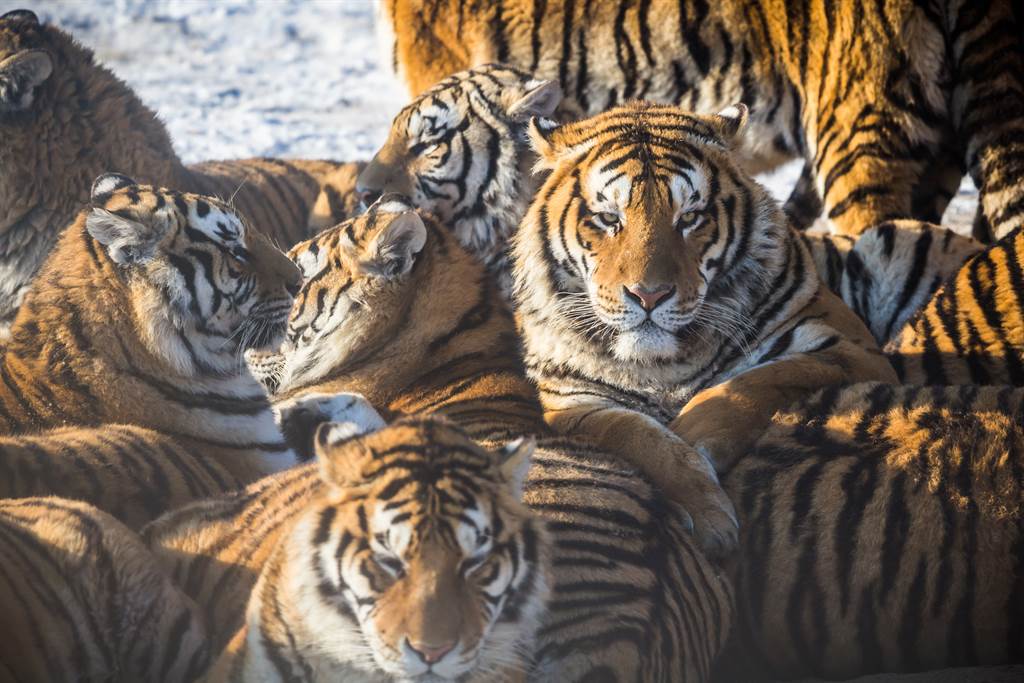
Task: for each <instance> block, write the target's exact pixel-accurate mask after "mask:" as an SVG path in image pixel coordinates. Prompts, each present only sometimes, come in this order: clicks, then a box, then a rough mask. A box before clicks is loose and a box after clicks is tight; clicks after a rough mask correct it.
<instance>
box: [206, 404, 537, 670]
mask: <svg viewBox="0 0 1024 683" xmlns="http://www.w3.org/2000/svg"><path fill="white" fill-rule="evenodd" d="M351 427H352V425H348V424H345V425H338V424H334V423H325V424H323V425H321V427H320V429H319V431H318V432H317V435H316V449H317V461H318V462H319V463H320V465H319V467H317V466H316V465H312V464H311V465H307V466H305V467H302V468H299V469H298V470H296V471H293V472H288V473H286V474H285V475H283V476H282V477H280V479H281V480H282V481H287V487H286V488H285V490H286V491H288V492H289V493H291V494H292V495H296V494H298V495H301V504H298V505H296V504H295V501H294V500H288V499H287V497H283V496H281V495H280V493H281V489H276V490H275V489H271V491H272V492H273V493H274V494H275V495H271V496H264V497H260V498H257V499H254V500H253V503H252V505H251V507H250V510H249V512H250V517H249V518H250V519H251V518H252V515H259V516H260V517H271V518H273V519H274V520H275V521H276V523H278V524H280V525H282V526H284V527H286V530H285V531H282V532H281V533H280V534H278V535H277V542H276V544H275V545H274V547H273V550H272V551H271V552H270V555H269V557H268V559H267V561H266V563H265V564H264V565H263V566H262V568H261V571H260V578H259V579H258V580H257V582H256V584H255V587H254V588H253V590H252V596H251V598H250V599H249V604H248V608H247V617H246V623H245V625H244V626H243V627H242V628H241V629H240V630H239V632H238V634H237V635H236V636H235V637H234V639H233V640H232V642H231V643H230V644H229V645H228V646H227V648H226V649H225V650H224V652H223V654H221V656H220V659H219V660H218V661H217V662H216V663H215V665H214V666H213V667H212V669H211V670H210V671H209V672H208V673H207V674H206V676H205V677H204V678H203V679H202V680H203V681H204V682H205V683H214V682H217V683H223V682H225V681H235V682H237V683H242V682H243V681H264V682H266V683H270V682H271V681H281V682H282V683H283V682H284V681H296V680H299V681H306V682H308V683H314V682H316V681H323V682H324V683H327V682H328V681H351V680H367V681H371V680H372V681H381V682H384V681H408V680H459V681H480V682H483V681H517V680H521V676H522V675H523V672H525V671H526V670H527V668H528V665H529V660H528V658H527V657H528V654H529V653H530V652H532V650H533V642H532V641H533V638H534V636H535V634H536V630H537V626H538V621H539V618H540V616H541V614H542V611H543V606H544V602H545V599H546V596H547V583H548V566H547V559H546V555H547V547H548V543H547V534H546V532H545V530H544V527H543V524H542V523H541V522H540V520H539V519H537V518H536V517H535V516H534V515H533V514H532V513H530V511H529V510H528V509H527V508H526V507H525V506H524V505H523V504H522V503H521V502H520V500H519V499H520V498H521V496H522V485H523V479H524V477H525V475H526V470H527V468H528V467H529V456H530V451H531V450H532V446H531V445H530V444H527V443H523V442H518V443H516V444H510V445H509V447H508V448H506V449H503V451H502V452H500V453H492V452H489V451H487V450H484V449H483V448H481V447H480V446H478V445H477V444H476V443H474V442H473V441H472V440H470V439H469V438H468V437H467V436H466V435H465V434H463V433H462V432H460V431H459V430H458V429H456V428H454V427H453V426H451V425H450V424H448V423H446V422H445V421H443V420H427V421H422V420H404V421H401V422H398V423H396V424H395V425H394V426H391V427H388V428H385V429H384V430H382V431H379V432H376V433H374V434H371V435H368V436H361V437H360V436H354V435H353V431H352V428H351ZM300 492H301V493H300Z"/></svg>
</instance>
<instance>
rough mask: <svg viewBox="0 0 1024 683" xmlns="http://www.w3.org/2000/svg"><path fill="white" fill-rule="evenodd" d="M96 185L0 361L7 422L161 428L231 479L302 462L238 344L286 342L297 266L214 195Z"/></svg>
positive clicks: (0, 417)
mask: <svg viewBox="0 0 1024 683" xmlns="http://www.w3.org/2000/svg"><path fill="white" fill-rule="evenodd" d="M92 194H93V199H92V207H91V208H90V209H89V210H88V211H85V212H83V213H82V214H81V215H80V216H79V218H78V219H77V221H76V222H75V224H74V225H72V226H71V227H70V228H69V229H68V230H67V231H66V232H65V233H64V235H63V237H62V239H61V243H60V245H59V246H58V248H57V249H56V250H55V251H54V252H53V254H52V255H51V257H50V259H49V261H48V263H47V265H46V267H44V269H43V271H42V272H41V273H40V277H39V278H38V280H37V281H36V283H35V289H34V290H33V292H32V293H31V295H30V296H29V297H28V299H27V301H26V303H25V306H24V307H23V309H22V310H21V312H20V313H19V315H18V318H17V321H16V324H15V326H14V330H13V335H12V339H11V343H10V344H9V346H8V347H7V348H6V349H5V351H4V354H3V356H2V359H0V377H2V378H3V387H2V388H0V430H2V431H3V432H6V433H7V434H9V435H29V434H36V433H38V432H41V431H45V430H48V429H56V428H64V427H67V426H70V425H77V426H80V427H93V428H95V427H100V426H102V425H105V424H108V423H123V424H129V425H134V426H136V427H140V428H145V429H150V430H155V431H158V432H161V433H162V434H164V435H165V436H166V437H167V438H169V439H173V440H174V441H175V442H176V443H177V445H178V446H179V447H183V448H187V449H190V450H192V452H194V453H196V454H197V457H199V456H201V457H203V458H209V459H212V460H215V461H217V463H218V465H217V468H223V470H226V471H227V472H228V473H230V475H231V477H232V479H231V480H230V481H225V484H226V485H227V486H233V485H234V483H236V482H238V481H241V482H247V481H252V480H253V479H256V478H258V477H259V476H262V475H263V474H266V473H269V472H274V471H277V470H278V469H281V468H283V467H286V466H289V465H291V464H294V462H295V456H294V454H293V453H292V452H291V451H290V449H288V447H287V445H286V444H285V443H284V442H283V439H282V437H281V434H280V431H279V430H278V427H277V425H276V422H275V419H274V415H273V412H272V411H271V408H270V404H269V402H268V400H267V397H266V393H265V391H264V390H263V388H262V387H261V386H260V385H259V384H258V383H257V382H256V381H255V380H254V379H253V378H252V377H251V376H250V375H249V373H248V371H247V370H246V368H245V366H244V362H243V359H242V354H243V352H244V351H245V350H246V349H249V348H255V349H260V348H264V349H266V348H274V347H276V344H277V343H279V340H280V339H281V335H282V334H283V332H284V330H285V326H286V321H287V315H288V311H289V310H290V309H291V303H292V298H293V293H294V292H295V291H297V289H298V285H299V273H298V271H297V270H296V269H295V266H294V265H293V264H292V263H291V262H290V261H289V260H288V259H287V258H286V257H285V256H284V255H283V254H281V253H280V252H278V251H277V250H276V249H274V248H273V247H272V246H271V245H270V244H269V243H268V242H267V240H266V238H264V237H262V236H261V235H260V234H259V233H255V232H252V231H249V230H248V229H247V226H246V225H245V223H244V221H243V220H242V219H241V218H240V217H239V216H238V214H237V213H235V212H234V211H232V210H231V209H229V208H228V207H227V206H226V205H224V204H223V203H221V202H219V201H217V200H215V199H212V198H209V197H202V196H198V195H191V194H185V193H179V192H176V191H171V190H163V189H159V188H153V187H149V186H145V185H138V184H136V183H135V182H134V181H132V180H130V179H128V178H126V177H124V176H119V175H115V174H108V175H104V176H101V177H100V178H99V179H97V181H96V183H95V184H94V187H93V192H92ZM154 448H156V447H155V446H154ZM158 455H159V454H158V453H153V457H154V458H155V457H158ZM139 457H142V458H143V459H144V460H145V459H146V458H145V457H143V456H142V455H140V456H139ZM161 460H162V461H163V462H164V463H165V464H167V466H168V467H171V466H172V465H171V464H170V461H169V460H167V459H162V458H161ZM65 466H67V467H70V466H71V464H70V463H68V462H65V463H64V464H62V465H60V467H65ZM186 469H187V468H186ZM99 471H100V472H104V471H107V470H99ZM109 473H110V474H111V475H113V471H110V472H109ZM167 475H168V476H169V477H172V478H178V477H181V478H182V479H187V478H188V474H187V472H186V471H185V470H179V471H178V472H175V473H171V472H168V473H167ZM199 492H200V491H198V490H197V493H199Z"/></svg>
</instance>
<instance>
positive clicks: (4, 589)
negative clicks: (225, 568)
mask: <svg viewBox="0 0 1024 683" xmlns="http://www.w3.org/2000/svg"><path fill="white" fill-rule="evenodd" d="M0 554H2V556H3V558H4V561H3V566H2V567H0V680H3V681H4V682H5V683H8V682H9V683H15V682H16V681H110V682H111V683H115V682H123V683H137V682H138V681H161V682H162V683H191V681H194V680H195V678H196V676H197V675H199V674H200V673H202V671H203V670H204V668H205V666H206V663H207V660H208V658H209V655H210V652H209V649H208V644H207V642H206V632H205V629H204V627H203V623H202V620H201V619H200V618H199V616H198V614H197V612H196V608H195V605H194V604H193V603H192V601H191V600H189V599H188V598H187V597H185V596H184V595H183V594H182V593H181V591H179V590H178V589H177V588H175V587H174V586H173V585H172V584H171V582H170V581H169V580H168V578H167V577H166V576H165V575H164V574H163V573H162V571H161V570H160V568H159V567H158V566H157V564H156V563H155V562H154V561H153V557H152V555H150V553H149V552H147V550H146V548H145V546H143V545H142V543H140V542H139V539H138V537H137V536H136V535H135V534H133V533H132V532H130V531H129V530H128V529H126V528H124V527H123V526H122V525H120V524H119V523H118V522H117V521H116V520H114V519H112V518H111V517H109V516H108V515H106V514H104V513H102V512H100V511H99V510H97V509H95V508H93V507H90V506H89V505H85V504H83V503H76V502H72V501H68V500H63V499H60V498H23V499H19V500H0Z"/></svg>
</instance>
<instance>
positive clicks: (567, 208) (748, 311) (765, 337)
mask: <svg viewBox="0 0 1024 683" xmlns="http://www.w3.org/2000/svg"><path fill="white" fill-rule="evenodd" d="M743 114H744V112H743V109H742V105H740V106H739V107H737V108H734V109H732V110H731V111H729V112H724V113H723V115H717V116H710V117H704V116H696V115H690V114H688V113H686V112H683V111H682V110H680V109H677V108H675V107H664V106H658V105H650V104H643V103H638V104H635V105H631V106H629V107H623V108H619V109H614V110H611V111H609V112H608V113H606V114H603V115H601V116H598V117H594V118H592V119H588V120H585V121H581V122H578V123H572V124H563V125H562V126H557V127H551V126H548V125H545V124H543V123H537V124H534V131H533V135H534V140H535V144H536V146H537V148H538V150H539V151H540V155H541V158H542V159H543V161H544V164H545V166H546V167H547V168H549V169H550V170H551V175H549V176H548V179H547V180H546V182H545V184H544V186H543V187H542V188H541V189H540V191H539V192H538V194H537V197H536V199H535V200H534V202H533V204H532V206H531V208H530V212H529V213H528V214H527V216H526V218H525V219H524V220H523V223H522V224H521V225H520V227H519V231H518V233H517V234H516V237H515V241H514V244H513V260H514V263H515V271H514V274H515V287H516V289H515V294H516V300H517V302H518V309H517V312H518V320H519V326H520V329H521V331H522V335H523V343H524V346H525V350H526V364H527V368H528V370H529V372H530V374H531V376H532V377H533V378H534V379H535V381H536V382H537V384H538V387H539V389H540V397H541V401H542V403H543V404H544V410H545V417H546V419H547V420H548V422H549V423H551V424H552V425H553V426H554V428H555V429H556V430H558V431H560V432H563V433H569V434H575V435H578V436H580V437H583V438H587V439H590V440H592V441H593V442H594V443H595V444H596V445H598V446H599V447H601V448H603V449H605V450H608V451H611V452H613V453H615V454H617V455H619V456H620V457H623V458H627V459H628V460H629V461H630V462H631V463H633V464H634V465H635V466H637V467H638V468H639V469H641V470H642V471H643V472H645V473H646V474H647V476H649V477H650V478H651V479H652V480H653V481H654V482H655V483H656V484H658V485H659V486H661V487H662V488H663V489H664V490H665V491H666V493H667V495H669V496H670V497H672V498H673V499H675V500H678V501H685V504H686V506H687V509H688V510H689V511H690V512H691V514H693V516H694V521H695V522H696V524H697V531H698V535H699V536H700V538H701V540H702V541H703V542H704V543H705V544H706V546H707V547H708V548H709V549H712V550H722V551H724V550H727V549H728V548H729V547H730V546H731V545H733V543H734V542H735V519H734V518H733V517H732V510H731V505H730V503H729V501H728V499H727V498H726V497H725V494H724V493H723V492H722V491H721V489H720V487H719V484H718V480H717V476H716V472H724V471H728V470H729V469H730V468H731V467H732V466H733V464H734V463H735V462H736V461H737V460H738V459H739V458H741V457H742V456H743V455H744V454H746V453H747V452H748V451H749V450H750V449H751V448H752V446H753V444H754V442H755V441H756V439H757V438H758V436H759V435H760V433H761V431H763V430H764V429H765V428H767V426H768V424H769V423H770V420H771V417H772V415H773V414H774V413H775V411H776V410H779V409H781V408H785V407H786V406H787V405H789V404H790V403H792V402H794V401H797V400H800V399H801V398H803V397H805V396H807V395H809V394H810V393H813V392H814V391H815V390H817V389H819V388H822V387H825V386H831V385H839V384H848V383H851V382H855V381H868V380H878V381H886V382H895V380H896V378H895V374H894V373H893V370H892V368H891V367H890V366H889V364H888V362H887V361H886V359H885V357H884V356H882V354H881V353H880V352H879V350H878V348H877V347H876V346H875V343H874V341H873V339H872V338H871V334H870V332H869V331H868V330H867V329H866V328H865V327H864V325H863V323H861V321H860V320H859V319H858V318H857V317H856V316H855V315H854V314H853V313H852V311H850V310H849V308H847V307H846V306H845V305H844V304H843V303H842V302H841V301H840V300H839V299H837V298H836V297H835V296H834V295H832V294H831V293H830V292H828V291H827V290H826V289H825V288H824V287H823V286H822V284H821V281H820V279H819V278H818V277H817V275H816V273H815V270H814V267H813V263H812V259H811V255H810V253H809V251H808V250H807V248H806V247H805V246H804V243H803V242H802V241H801V240H800V239H799V238H798V237H797V235H796V233H795V232H794V231H792V230H791V229H790V228H789V226H788V223H787V222H786V221H785V219H784V217H783V216H782V212H781V211H780V210H779V208H778V206H777V205H776V204H775V202H774V201H773V200H772V199H771V198H770V197H769V196H768V194H767V192H766V191H765V190H764V188H762V187H761V186H759V185H757V184H756V183H755V182H754V181H753V180H751V179H750V178H749V177H748V176H746V175H745V174H744V173H743V172H742V171H741V170H739V169H738V168H737V167H736V166H735V164H733V163H732V161H731V159H730V157H729V152H728V147H729V140H730V138H731V137H732V136H734V135H735V134H736V133H737V131H738V130H739V129H740V128H741V127H742V123H743ZM738 426H739V427H740V428H739V429H738V428H737V427H738Z"/></svg>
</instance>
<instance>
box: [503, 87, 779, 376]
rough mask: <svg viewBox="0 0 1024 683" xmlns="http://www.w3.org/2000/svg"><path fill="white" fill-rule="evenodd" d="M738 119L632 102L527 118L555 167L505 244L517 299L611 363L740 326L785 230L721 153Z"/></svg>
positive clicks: (727, 113) (655, 357) (678, 347)
mask: <svg viewBox="0 0 1024 683" xmlns="http://www.w3.org/2000/svg"><path fill="white" fill-rule="evenodd" d="M746 116H747V111H746V107H744V106H743V105H737V106H734V107H729V108H728V109H726V110H724V111H723V112H722V113H720V114H718V115H713V116H697V115H692V114H689V113H686V112H684V111H682V110H680V109H678V108H675V107H670V106H656V105H651V104H647V103H636V104H632V105H628V106H624V107H619V108H616V109H613V110H610V111H608V112H606V113H604V114H601V115H599V116H596V117H593V118H591V119H587V120H584V121H580V122H578V123H570V124H564V125H561V126H557V125H555V124H553V123H550V122H546V121H543V120H535V121H534V122H533V124H532V127H531V137H532V139H533V141H534V145H535V147H536V148H537V151H538V153H539V155H540V157H541V161H540V164H542V165H543V166H544V167H545V168H547V169H550V170H551V175H550V176H549V177H548V179H547V181H546V182H545V184H544V186H543V187H542V188H541V189H540V190H539V192H538V194H537V198H536V199H535V201H534V203H533V205H532V207H531V209H530V212H529V214H528V215H527V217H526V218H525V220H524V221H523V223H522V225H521V226H520V230H519V232H518V234H517V236H516V239H515V246H514V248H513V252H514V255H513V258H514V260H515V268H516V272H515V279H516V292H515V295H516V300H517V302H518V304H519V305H520V308H521V310H523V307H525V310H526V311H528V312H527V313H526V315H527V316H528V317H529V316H530V315H531V314H530V313H529V311H544V314H543V315H545V316H547V317H546V320H547V321H548V322H549V323H550V322H551V321H561V323H562V324H563V326H565V327H567V328H571V329H572V330H574V331H575V332H576V333H577V334H578V335H579V336H580V338H581V339H584V340H585V342H586V343H588V344H593V345H598V346H599V347H600V348H601V349H602V351H603V352H607V353H609V354H611V355H612V356H613V357H615V358H616V359H618V360H619V361H633V362H637V363H650V362H655V361H663V360H666V359H674V358H677V357H678V356H679V355H680V354H681V353H685V352H686V349H687V347H688V346H689V345H692V344H695V343H698V342H701V343H703V342H707V341H711V340H713V339H714V335H715V334H718V333H722V332H728V331H730V330H732V331H735V330H736V329H737V328H739V329H742V326H743V325H744V324H746V323H745V321H743V320H738V319H736V316H737V311H743V310H744V307H745V306H749V305H750V303H751V302H752V301H755V300H757V297H756V296H755V293H756V292H758V291H761V290H763V289H764V288H766V287H768V286H770V284H771V283H768V282H765V281H764V280H765V273H767V272H770V271H771V266H772V265H775V264H777V263H778V262H779V261H780V260H781V259H782V258H783V257H784V254H782V253H780V252H781V251H783V250H782V249H780V248H779V246H778V245H784V244H785V241H784V239H782V238H781V237H780V234H779V231H784V230H785V229H786V228H785V223H784V221H783V220H782V218H781V215H779V210H778V208H777V207H776V205H775V203H774V202H773V201H772V200H771V198H770V196H769V195H768V193H767V191H766V190H764V188H762V187H761V186H759V185H758V184H757V183H756V182H755V181H754V180H753V179H752V178H750V177H749V176H748V175H747V174H745V173H744V172H742V171H741V170H740V169H739V167H738V166H737V165H736V163H734V161H733V160H732V159H731V157H730V154H729V150H730V147H731V145H732V144H733V142H734V141H735V139H736V136H737V134H738V133H739V131H740V130H741V129H742V127H743V125H744V122H745V120H746Z"/></svg>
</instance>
